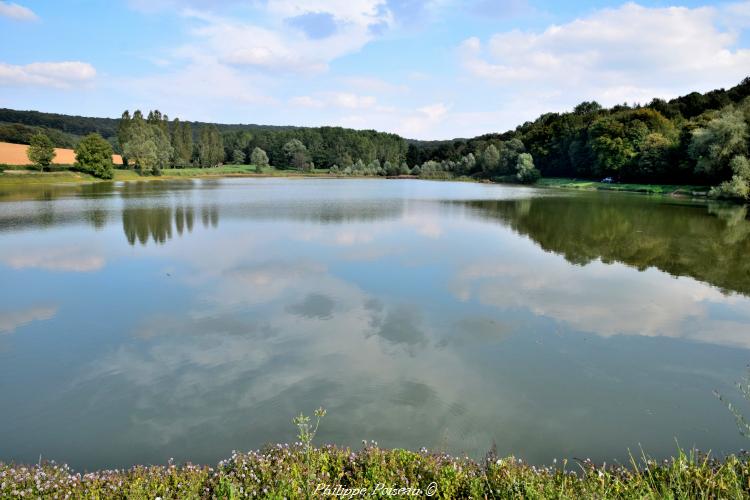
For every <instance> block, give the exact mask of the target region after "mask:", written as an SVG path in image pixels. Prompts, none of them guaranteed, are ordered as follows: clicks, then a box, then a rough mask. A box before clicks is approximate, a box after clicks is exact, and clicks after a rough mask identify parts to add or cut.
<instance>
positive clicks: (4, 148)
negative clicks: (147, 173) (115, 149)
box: [0, 142, 122, 165]
mask: <svg viewBox="0 0 750 500" xmlns="http://www.w3.org/2000/svg"><path fill="white" fill-rule="evenodd" d="M27 149H29V147H28V146H27V145H25V144H11V143H9V142H0V163H5V164H6V165H31V162H30V161H29V158H28V157H27V156H26V150H27ZM75 161H76V155H75V152H74V151H73V150H72V149H62V148H55V159H54V160H52V163H56V164H58V165H72V164H73V163H75ZM112 161H114V162H115V165H122V157H121V156H120V155H112Z"/></svg>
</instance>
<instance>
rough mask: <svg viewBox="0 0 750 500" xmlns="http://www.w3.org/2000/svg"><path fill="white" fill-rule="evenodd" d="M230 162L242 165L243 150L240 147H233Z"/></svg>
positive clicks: (243, 158) (243, 159)
mask: <svg viewBox="0 0 750 500" xmlns="http://www.w3.org/2000/svg"><path fill="white" fill-rule="evenodd" d="M232 162H233V163H234V164H235V165H244V164H245V152H244V151H242V150H241V149H235V150H234V151H232Z"/></svg>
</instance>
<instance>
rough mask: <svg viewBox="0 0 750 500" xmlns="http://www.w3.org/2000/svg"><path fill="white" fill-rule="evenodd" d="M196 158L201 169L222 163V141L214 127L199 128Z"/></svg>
mask: <svg viewBox="0 0 750 500" xmlns="http://www.w3.org/2000/svg"><path fill="white" fill-rule="evenodd" d="M198 158H199V161H200V165H201V167H203V168H210V167H216V166H218V165H221V164H222V163H223V162H224V141H223V139H222V138H221V134H220V133H219V129H218V128H217V127H216V126H215V125H208V126H204V127H203V128H201V132H200V142H199V143H198Z"/></svg>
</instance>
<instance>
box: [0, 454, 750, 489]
mask: <svg viewBox="0 0 750 500" xmlns="http://www.w3.org/2000/svg"><path fill="white" fill-rule="evenodd" d="M309 451H310V453H309V454H308V453H307V450H306V449H305V447H304V446H303V445H301V444H295V445H291V446H290V445H274V446H268V447H266V448H264V449H263V450H258V451H251V452H248V453H237V452H235V453H233V454H232V456H231V457H230V458H228V459H226V460H223V461H221V462H219V464H218V465H216V466H215V467H208V466H198V465H192V464H184V465H175V464H174V463H171V462H170V463H169V464H168V465H166V466H135V467H133V468H131V469H127V470H125V469H119V470H101V471H94V472H87V473H83V474H81V473H78V472H75V471H73V470H71V469H70V468H68V467H67V466H64V465H56V464H54V463H41V464H37V465H33V466H23V465H8V464H2V463H0V498H3V499H4V498H91V499H94V498H96V499H103V498H117V499H125V498H144V499H145V498H151V499H153V498H162V499H166V498H205V499H209V498H252V497H261V498H304V497H315V498H333V497H334V496H337V497H338V498H360V497H364V496H368V497H375V498H387V497H399V498H404V497H408V496H413V497H417V498H423V497H425V496H427V493H429V492H433V493H434V495H433V497H434V498H558V499H560V498H571V499H573V498H623V499H625V498H750V458H748V456H747V455H746V454H742V455H740V456H735V455H732V456H729V457H726V458H725V459H723V460H717V459H714V458H710V457H708V456H705V455H701V454H698V453H690V454H685V453H683V452H680V453H678V455H677V457H674V458H672V459H670V460H665V461H662V462H656V461H654V460H651V459H648V458H646V457H641V458H639V459H633V460H632V463H631V464H628V465H627V466H623V465H607V464H603V465H596V464H594V463H592V462H591V461H588V460H583V461H571V462H568V461H563V462H561V463H556V464H554V465H552V466H547V467H545V466H532V465H529V464H526V463H523V462H522V461H520V460H517V459H515V458H512V457H511V458H504V459H500V458H498V457H496V456H494V455H492V454H488V456H487V457H486V459H485V460H484V461H482V462H477V461H474V460H471V459H469V458H465V457H463V458H462V457H452V456H449V455H446V454H442V453H430V452H427V451H426V450H422V451H420V452H412V451H407V450H400V449H394V450H386V449H381V448H378V447H377V446H376V445H365V446H364V447H363V448H362V449H361V450H356V451H353V450H351V449H349V448H339V447H336V446H324V447H321V448H314V449H312V450H309ZM326 488H328V489H326Z"/></svg>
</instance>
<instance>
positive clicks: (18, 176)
mask: <svg viewBox="0 0 750 500" xmlns="http://www.w3.org/2000/svg"><path fill="white" fill-rule="evenodd" d="M5 168H6V169H7V170H14V171H19V170H20V171H23V173H12V172H11V173H7V172H4V171H0V187H1V186H20V185H31V184H34V185H37V184H63V183H81V182H98V181H101V180H102V179H97V178H95V177H93V176H91V175H89V174H85V173H82V172H76V171H73V170H70V166H58V165H56V166H55V167H54V171H53V172H39V171H36V170H34V169H31V168H29V167H25V166H18V167H16V166H6V167H5ZM231 176H259V177H261V176H262V177H308V176H316V177H320V176H325V177H327V176H328V170H327V169H315V170H313V171H311V172H299V171H296V170H281V169H277V168H274V167H266V168H264V169H262V172H261V173H258V172H257V170H256V168H255V166H253V165H222V166H220V167H214V168H168V169H164V170H162V175H161V176H150V175H140V174H139V173H138V172H136V171H134V170H125V169H115V175H114V178H113V179H112V180H114V181H149V180H159V179H177V178H195V177H231Z"/></svg>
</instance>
